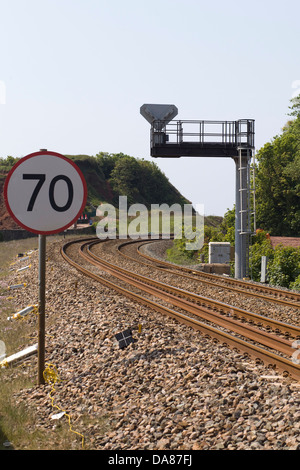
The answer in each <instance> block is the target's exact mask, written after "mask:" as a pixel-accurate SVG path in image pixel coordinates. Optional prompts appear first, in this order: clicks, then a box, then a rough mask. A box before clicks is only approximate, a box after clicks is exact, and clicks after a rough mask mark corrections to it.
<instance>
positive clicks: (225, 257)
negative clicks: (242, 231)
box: [208, 242, 230, 264]
mask: <svg viewBox="0 0 300 470" xmlns="http://www.w3.org/2000/svg"><path fill="white" fill-rule="evenodd" d="M208 246H209V250H208V256H209V261H208V262H209V264H214V263H218V264H229V263H230V243H229V242H210V243H209V245H208Z"/></svg>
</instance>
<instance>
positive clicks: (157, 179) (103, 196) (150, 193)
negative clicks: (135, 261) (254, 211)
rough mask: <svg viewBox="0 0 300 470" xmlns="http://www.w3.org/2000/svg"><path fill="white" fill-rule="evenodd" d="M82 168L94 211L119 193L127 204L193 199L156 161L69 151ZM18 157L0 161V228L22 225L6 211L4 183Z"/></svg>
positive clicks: (89, 207) (114, 200)
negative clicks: (125, 199)
mask: <svg viewBox="0 0 300 470" xmlns="http://www.w3.org/2000/svg"><path fill="white" fill-rule="evenodd" d="M66 156H67V157H68V158H70V159H72V161H74V162H75V163H76V165H78V167H79V168H80V169H81V171H82V173H83V175H84V177H85V180H86V183H87V187H88V200H87V206H86V212H88V213H90V214H93V213H95V209H96V208H97V207H98V205H99V204H100V203H101V202H107V203H110V204H113V205H115V206H117V205H118V201H119V195H122V196H127V198H128V204H134V203H141V204H145V206H146V207H147V208H150V206H151V204H162V203H166V204H169V205H172V204H175V203H179V204H180V205H183V204H189V203H190V202H189V201H188V200H187V199H186V198H185V197H184V196H183V195H182V194H180V192H179V191H178V190H177V189H176V188H175V187H174V186H173V185H172V184H171V183H170V182H169V180H168V178H167V177H166V176H165V175H164V173H162V172H161V170H160V169H159V168H158V166H157V165H156V163H154V162H149V161H145V160H140V159H136V158H134V157H130V156H128V155H124V154H122V153H120V154H108V153H103V152H101V153H99V154H97V155H96V156H95V157H94V156H89V155H66ZM16 161H17V159H14V158H12V157H7V159H4V160H1V163H0V230H1V229H14V228H19V227H18V226H17V225H16V224H15V222H14V221H13V220H12V218H11V217H10V216H9V214H8V213H7V210H6V207H5V203H4V198H3V186H4V181H5V178H6V175H7V173H8V172H9V170H10V168H11V167H12V166H13V165H14V163H15V162H16Z"/></svg>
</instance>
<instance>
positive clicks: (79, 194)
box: [4, 151, 87, 234]
mask: <svg viewBox="0 0 300 470" xmlns="http://www.w3.org/2000/svg"><path fill="white" fill-rule="evenodd" d="M4 199H5V203H6V207H7V210H8V212H9V213H10V215H11V216H12V218H13V219H14V220H15V221H16V222H17V224H18V225H20V226H21V227H23V228H25V229H26V230H28V231H30V232H33V233H38V234H52V233H58V232H61V231H63V230H65V229H66V228H68V227H70V225H72V224H73V223H74V222H76V220H77V218H78V216H79V215H80V214H81V213H82V212H83V210H84V207H85V204H86V199H87V187H86V182H85V179H84V177H83V175H82V172H81V171H80V169H79V168H78V167H77V165H75V163H73V162H72V160H70V159H68V158H66V157H64V156H63V155H60V154H58V153H54V152H49V151H41V152H36V153H32V154H30V155H27V157H24V158H22V159H21V160H19V161H18V162H17V163H16V164H15V165H14V167H13V168H12V169H11V171H10V172H9V174H8V176H7V178H6V180H5V185H4Z"/></svg>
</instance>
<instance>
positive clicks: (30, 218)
mask: <svg viewBox="0 0 300 470" xmlns="http://www.w3.org/2000/svg"><path fill="white" fill-rule="evenodd" d="M86 199H87V186H86V182H85V179H84V177H83V174H82V172H81V171H80V169H79V168H78V167H77V165H75V163H74V162H72V160H70V159H69V158H66V157H64V156H63V155H60V154H58V153H55V152H50V151H47V150H41V151H39V152H36V153H32V154H30V155H27V156H26V157H24V158H21V159H20V160H19V161H18V162H17V163H16V164H15V165H14V166H13V168H12V169H11V171H10V172H9V174H8V176H7V178H6V180H5V184H4V200H5V204H6V207H7V210H8V212H9V214H10V215H11V217H12V218H13V219H14V220H15V221H16V222H17V224H18V225H20V226H21V227H22V228H24V229H25V230H28V231H29V232H33V233H36V234H38V235H39V325H38V328H39V334H38V384H39V385H41V384H44V383H45V380H44V370H45V303H46V302H45V289H46V235H50V234H55V233H59V232H63V231H64V230H66V229H67V228H68V227H70V226H71V225H72V224H73V223H75V222H76V220H77V219H78V216H79V215H80V214H81V213H82V212H83V211H84V207H85V204H86Z"/></svg>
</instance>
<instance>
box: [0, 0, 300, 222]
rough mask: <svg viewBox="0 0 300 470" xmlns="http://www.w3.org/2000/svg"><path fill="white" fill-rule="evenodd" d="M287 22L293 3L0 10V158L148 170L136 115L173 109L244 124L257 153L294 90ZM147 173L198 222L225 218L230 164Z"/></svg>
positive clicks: (34, 0)
mask: <svg viewBox="0 0 300 470" xmlns="http://www.w3.org/2000/svg"><path fill="white" fill-rule="evenodd" d="M299 17H300V2H299V1H298V0H286V1H282V0H281V1H278V0H259V1H258V0H251V1H243V0H239V1H234V0H226V1H223V0H222V1H220V0H215V1H203V0H147V1H146V0H26V1H25V0H1V16H0V45H1V47H0V51H1V53H0V58H1V59H0V84H2V88H3V84H4V85H5V89H6V90H5V91H6V92H5V104H3V99H2V104H0V156H1V157H6V156H7V155H13V156H14V157H22V156H24V155H27V154H29V153H31V152H34V151H37V150H39V149H40V148H47V149H48V150H52V151H56V152H59V153H62V154H81V153H84V154H88V155H96V154H97V153H98V152H100V151H104V152H110V153H116V152H123V153H126V154H128V155H132V156H134V157H139V158H145V159H149V160H150V159H151V157H150V152H149V150H150V138H149V131H150V125H149V124H148V122H147V121H146V120H145V119H144V118H143V117H142V116H141V115H140V106H141V105H143V104H144V103H169V104H175V105H176V106H177V107H178V110H179V113H178V116H177V117H176V119H214V120H236V119H241V118H252V119H255V121H256V148H257V149H259V148H260V147H262V146H263V145H264V144H265V143H266V142H269V141H270V140H271V139H272V138H273V137H274V136H275V135H277V134H278V133H280V132H281V128H282V126H283V125H284V124H285V122H286V121H287V119H288V116H287V113H288V106H289V104H290V99H291V98H292V95H293V93H295V92H296V91H297V90H296V89H295V88H293V84H294V83H295V82H296V81H299V84H300V61H299V43H300V41H299V39H300V38H299V31H300V29H299ZM299 84H298V85H297V86H298V88H299V92H300V85H299ZM155 162H156V163H157V164H158V166H159V167H160V168H161V169H162V171H163V172H164V173H165V174H166V175H167V177H168V178H169V180H170V181H171V183H173V184H174V185H175V186H176V187H177V188H178V189H179V190H180V191H181V192H182V193H183V194H184V196H186V197H187V198H188V199H189V200H191V201H192V202H193V204H204V208H205V213H206V214H207V215H208V214H215V215H223V214H224V212H225V211H226V209H227V208H228V207H229V208H232V207H233V204H234V197H235V192H234V179H235V177H234V171H235V170H234V163H233V161H232V160H231V159H228V160H227V159H218V160H216V159H208V158H202V159H199V158H195V159H191V158H181V159H176V160H175V159H172V160H163V159H157V160H155ZM162 202H163V201H162Z"/></svg>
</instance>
